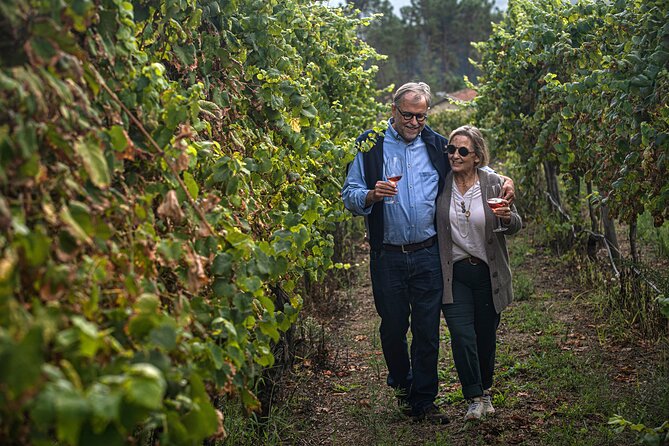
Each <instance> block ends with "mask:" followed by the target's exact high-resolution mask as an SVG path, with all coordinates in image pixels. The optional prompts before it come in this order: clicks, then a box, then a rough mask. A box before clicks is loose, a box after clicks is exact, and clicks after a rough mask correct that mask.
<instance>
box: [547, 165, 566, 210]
mask: <svg viewBox="0 0 669 446" xmlns="http://www.w3.org/2000/svg"><path fill="white" fill-rule="evenodd" d="M557 170H558V168H557V166H556V165H555V163H552V162H550V161H544V174H545V175H546V190H547V191H548V194H549V195H550V196H551V198H552V199H553V203H549V204H550V205H551V207H553V206H554V204H557V205H558V206H560V207H562V203H561V201H560V188H559V186H558V181H557Z"/></svg>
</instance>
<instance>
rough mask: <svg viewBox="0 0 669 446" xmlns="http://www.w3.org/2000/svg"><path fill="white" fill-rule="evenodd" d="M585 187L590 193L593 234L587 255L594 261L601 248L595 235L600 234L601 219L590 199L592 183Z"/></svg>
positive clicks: (589, 208)
mask: <svg viewBox="0 0 669 446" xmlns="http://www.w3.org/2000/svg"><path fill="white" fill-rule="evenodd" d="M585 187H586V190H587V192H588V214H589V215H590V231H591V232H592V234H589V235H588V242H587V243H588V245H587V253H588V257H589V258H590V259H593V260H594V259H595V257H596V255H597V251H598V249H599V247H600V243H599V238H598V237H597V236H596V235H595V234H598V233H599V218H598V217H597V211H596V210H595V208H594V206H593V205H592V200H591V198H590V197H592V181H588V182H587V183H586V185H585Z"/></svg>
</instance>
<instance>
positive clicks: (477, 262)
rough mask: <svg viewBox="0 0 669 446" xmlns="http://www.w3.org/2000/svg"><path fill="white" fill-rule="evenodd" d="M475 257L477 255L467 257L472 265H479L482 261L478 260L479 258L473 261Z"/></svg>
mask: <svg viewBox="0 0 669 446" xmlns="http://www.w3.org/2000/svg"><path fill="white" fill-rule="evenodd" d="M475 258H476V257H472V256H469V257H467V261H468V262H469V264H470V265H478V264H479V263H481V262H479V261H478V259H476V262H473V261H472V259H475Z"/></svg>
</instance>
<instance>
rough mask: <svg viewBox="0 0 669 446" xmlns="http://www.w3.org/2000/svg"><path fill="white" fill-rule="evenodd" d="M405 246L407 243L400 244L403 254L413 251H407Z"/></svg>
mask: <svg viewBox="0 0 669 446" xmlns="http://www.w3.org/2000/svg"><path fill="white" fill-rule="evenodd" d="M405 246H406V245H400V248H401V249H402V254H409V253H410V252H411V251H405V250H404V247H405Z"/></svg>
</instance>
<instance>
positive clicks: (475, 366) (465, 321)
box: [443, 260, 500, 399]
mask: <svg viewBox="0 0 669 446" xmlns="http://www.w3.org/2000/svg"><path fill="white" fill-rule="evenodd" d="M443 310H444V316H445V317H446V324H447V325H448V331H449V332H450V333H451V350H452V351H453V362H454V363H455V369H456V370H457V372H458V378H459V379H460V384H461V385H462V395H463V396H464V397H465V398H466V399H471V398H474V397H477V396H481V395H483V390H484V389H489V388H490V387H492V381H493V373H494V369H495V350H496V344H497V327H498V326H499V321H500V315H499V314H497V312H496V311H495V305H494V304H493V301H492V287H491V285H490V271H489V270H488V265H486V264H485V263H483V262H481V263H479V264H478V265H472V264H471V263H469V261H467V260H462V261H460V262H456V263H454V264H453V303H452V304H446V305H444V308H443Z"/></svg>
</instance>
